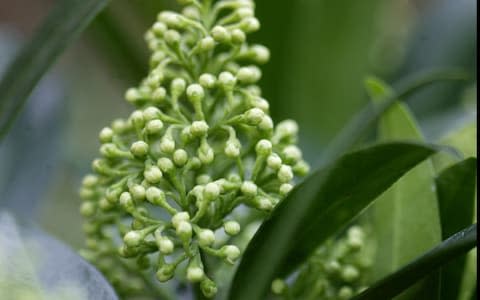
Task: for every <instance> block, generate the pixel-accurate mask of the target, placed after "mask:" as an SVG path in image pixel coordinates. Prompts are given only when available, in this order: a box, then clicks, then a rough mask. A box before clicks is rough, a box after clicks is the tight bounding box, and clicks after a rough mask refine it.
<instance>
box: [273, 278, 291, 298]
mask: <svg viewBox="0 0 480 300" xmlns="http://www.w3.org/2000/svg"><path fill="white" fill-rule="evenodd" d="M286 289H287V285H286V284H285V281H283V280H282V279H275V280H274V281H273V282H272V293H274V294H275V295H282V294H283V293H284V292H285V290H286Z"/></svg>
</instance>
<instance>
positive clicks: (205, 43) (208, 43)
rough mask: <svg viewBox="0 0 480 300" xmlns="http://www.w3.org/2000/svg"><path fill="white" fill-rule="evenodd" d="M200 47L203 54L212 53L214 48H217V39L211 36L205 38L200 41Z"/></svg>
mask: <svg viewBox="0 0 480 300" xmlns="http://www.w3.org/2000/svg"><path fill="white" fill-rule="evenodd" d="M199 47H200V50H201V51H203V52H206V51H210V50H212V49H213V48H215V39H214V38H212V37H211V36H207V37H204V38H203V39H202V40H201V41H200V45H199Z"/></svg>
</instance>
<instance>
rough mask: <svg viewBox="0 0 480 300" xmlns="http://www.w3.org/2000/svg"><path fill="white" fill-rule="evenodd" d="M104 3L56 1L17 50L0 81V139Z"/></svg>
mask: <svg viewBox="0 0 480 300" xmlns="http://www.w3.org/2000/svg"><path fill="white" fill-rule="evenodd" d="M107 3H108V0H63V1H61V2H59V3H58V4H57V5H56V6H55V7H54V9H53V10H52V12H51V13H50V15H49V16H47V18H46V20H45V21H44V22H43V24H42V25H41V27H40V28H39V29H38V31H37V32H36V33H35V34H34V36H33V37H32V39H31V40H30V41H28V42H27V43H26V44H25V45H24V47H23V48H22V49H21V50H20V52H19V54H18V55H17V57H16V58H15V59H14V60H13V62H12V63H11V64H10V66H9V67H8V69H7V71H6V72H5V75H4V77H3V78H2V80H1V82H0V139H1V138H2V137H3V136H5V134H6V133H7V131H8V129H9V127H10V126H11V125H12V123H13V122H14V120H15V119H16V117H17V115H18V114H19V113H20V111H21V110H22V108H23V106H24V105H25V103H26V101H27V98H28V96H29V95H30V93H31V92H32V90H33V89H34V88H35V86H36V85H37V83H38V81H39V80H40V79H41V78H42V76H43V75H44V74H45V72H46V71H47V70H48V69H49V67H50V66H51V65H52V64H53V63H54V62H55V60H56V59H57V58H58V56H59V55H60V54H61V53H62V52H63V50H65V48H66V47H67V46H68V45H70V44H71V43H72V42H73V41H74V40H75V39H76V38H77V37H78V35H79V34H80V33H81V32H82V31H83V30H84V29H85V27H86V26H87V25H88V24H89V23H90V22H91V21H92V19H93V18H94V17H95V16H96V15H97V14H98V13H99V12H100V11H101V10H102V9H103V8H104V7H105V6H106V4H107Z"/></svg>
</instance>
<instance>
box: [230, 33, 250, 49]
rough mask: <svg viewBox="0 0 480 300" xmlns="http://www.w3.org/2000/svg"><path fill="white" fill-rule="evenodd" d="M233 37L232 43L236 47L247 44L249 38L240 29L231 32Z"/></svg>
mask: <svg viewBox="0 0 480 300" xmlns="http://www.w3.org/2000/svg"><path fill="white" fill-rule="evenodd" d="M231 37H232V43H234V44H236V45H241V44H243V43H244V42H245V40H246V39H247V36H246V35H245V32H243V31H242V30H240V29H234V30H232V32H231Z"/></svg>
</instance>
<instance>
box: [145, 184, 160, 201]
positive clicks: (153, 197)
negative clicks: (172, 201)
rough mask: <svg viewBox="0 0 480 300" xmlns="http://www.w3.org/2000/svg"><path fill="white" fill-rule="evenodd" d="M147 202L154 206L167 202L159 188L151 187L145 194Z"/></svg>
mask: <svg viewBox="0 0 480 300" xmlns="http://www.w3.org/2000/svg"><path fill="white" fill-rule="evenodd" d="M145 197H146V198H147V200H148V201H149V202H151V203H153V204H159V203H162V202H163V201H165V193H164V192H163V191H162V190H160V189H159V188H157V187H154V186H151V187H149V188H148V189H147V191H146V192H145Z"/></svg>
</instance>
